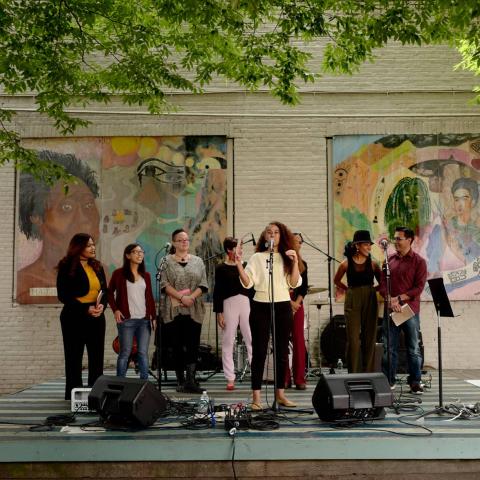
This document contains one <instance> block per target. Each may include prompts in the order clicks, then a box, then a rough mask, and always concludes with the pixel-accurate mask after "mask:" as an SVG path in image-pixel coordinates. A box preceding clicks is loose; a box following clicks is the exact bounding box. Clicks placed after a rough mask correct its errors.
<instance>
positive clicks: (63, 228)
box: [32, 180, 100, 252]
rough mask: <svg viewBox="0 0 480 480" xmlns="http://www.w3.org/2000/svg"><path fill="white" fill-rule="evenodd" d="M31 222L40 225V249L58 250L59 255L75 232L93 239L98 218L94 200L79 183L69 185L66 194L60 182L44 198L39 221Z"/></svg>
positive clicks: (34, 219)
mask: <svg viewBox="0 0 480 480" xmlns="http://www.w3.org/2000/svg"><path fill="white" fill-rule="evenodd" d="M32 222H37V223H38V224H39V225H40V232H41V236H42V238H43V242H44V245H47V248H52V247H54V246H55V247H56V246H59V247H61V249H62V250H61V252H63V251H64V250H65V249H66V245H68V242H69V239H70V238H72V237H73V235H75V234H76V233H78V232H88V233H91V234H92V236H93V237H94V238H98V236H99V222H100V216H99V213H98V210H97V207H96V205H95V197H94V195H93V194H92V192H91V191H90V189H89V188H88V187H87V186H86V185H85V183H84V182H82V181H81V180H78V183H76V184H72V185H70V186H69V190H68V193H67V194H65V192H64V190H63V185H62V184H61V182H59V183H57V184H56V185H55V186H54V187H53V188H52V189H51V190H50V193H49V195H48V198H47V202H46V205H45V213H44V217H43V221H42V220H41V219H39V218H38V217H34V218H32Z"/></svg>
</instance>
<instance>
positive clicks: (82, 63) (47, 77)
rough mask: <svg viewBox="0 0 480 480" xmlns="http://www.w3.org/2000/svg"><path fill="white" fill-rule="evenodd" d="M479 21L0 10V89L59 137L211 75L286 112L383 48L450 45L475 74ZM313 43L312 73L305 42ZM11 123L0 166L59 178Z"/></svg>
mask: <svg viewBox="0 0 480 480" xmlns="http://www.w3.org/2000/svg"><path fill="white" fill-rule="evenodd" d="M479 18H480V4H479V2H478V0H457V1H454V0H428V1H424V0H418V1H407V0H134V1H129V0H0V48H1V51H2V55H1V57H0V87H1V88H3V90H4V92H5V93H6V94H11V95H15V94H22V93H34V94H35V102H36V108H37V111H38V112H39V113H40V114H43V115H46V116H47V117H48V118H49V119H50V120H51V121H52V122H53V124H54V125H55V127H56V128H57V129H58V131H59V132H61V133H62V134H71V133H73V132H74V131H75V129H76V128H77V127H79V126H84V125H86V124H87V122H86V121H85V120H84V119H82V118H80V117H79V116H75V115H72V114H71V113H68V111H69V109H71V108H72V107H77V108H78V107H82V106H87V105H89V104H91V103H95V102H104V103H108V102H109V101H110V100H111V98H112V96H120V98H121V100H122V101H123V102H124V103H125V104H127V105H140V106H146V107H147V108H148V110H149V111H150V112H151V113H161V112H165V111H166V110H168V108H169V105H168V100H167V98H168V96H167V94H168V92H170V91H172V90H177V91H178V90H180V91H185V92H192V93H201V92H202V89H203V88H204V87H205V86H206V85H208V84H209V82H211V81H212V79H213V78H215V77H217V76H219V77H223V78H225V79H228V80H229V81H232V82H236V83H237V84H238V85H241V86H243V87H244V88H246V89H248V90H252V91H253V90H256V89H258V88H260V87H267V88H268V89H269V90H270V91H271V93H272V95H274V96H275V97H277V98H278V99H279V100H280V101H282V102H283V103H286V104H295V103H297V102H298V101H299V96H298V92H297V86H298V82H312V81H314V79H315V76H316V75H318V74H321V73H322V72H327V71H328V72H335V73H351V72H353V71H355V69H357V68H358V67H359V66H360V65H361V64H362V63H364V62H365V61H367V60H373V59H374V51H375V49H378V48H381V47H383V46H385V45H386V44H387V42H388V41H390V40H395V41H398V42H401V43H402V44H417V45H421V44H431V43H439V42H443V43H445V42H450V43H451V44H453V45H460V46H461V47H462V50H461V51H462V53H463V55H464V62H465V64H464V65H463V66H464V67H465V68H474V69H475V70H476V71H479V70H480V47H479V45H480V40H479V33H478V31H479V29H478V22H479ZM320 37H325V38H327V39H328V41H327V45H326V48H325V50H324V52H323V59H322V62H323V63H322V69H321V71H319V72H315V71H311V70H310V68H309V60H310V54H309V53H308V51H307V49H306V48H305V43H306V42H309V41H313V40H315V39H318V38H320ZM12 113H13V112H11V111H8V110H7V109H6V108H4V109H0V127H1V131H0V145H1V146H2V148H1V151H0V164H4V163H6V162H8V161H13V162H14V163H15V166H16V167H17V168H20V169H22V170H24V171H28V172H31V173H33V174H34V175H36V176H41V177H43V178H44V179H46V180H47V181H54V180H55V179H57V178H59V176H61V171H60V170H59V169H58V168H55V167H53V166H51V165H45V164H42V163H41V162H39V161H38V160H37V159H36V158H35V155H34V153H32V152H28V151H27V150H25V149H24V148H23V147H22V146H21V141H20V138H19V137H18V135H17V134H16V133H15V131H14V129H13V123H12Z"/></svg>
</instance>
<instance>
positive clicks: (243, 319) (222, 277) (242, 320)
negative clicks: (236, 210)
mask: <svg viewBox="0 0 480 480" xmlns="http://www.w3.org/2000/svg"><path fill="white" fill-rule="evenodd" d="M236 246H237V240H236V239H234V238H232V237H226V238H225V240H224V241H223V249H224V250H225V253H226V258H225V262H224V263H222V264H221V265H218V266H217V268H216V270H215V288H214V290H213V311H214V312H216V314H217V322H218V325H219V326H220V328H222V330H223V335H222V363H223V373H224V375H225V378H226V379H227V390H234V389H235V367H234V364H233V346H234V344H235V337H236V334H237V328H238V326H240V331H241V332H242V337H243V341H244V342H245V346H246V347H247V356H248V361H249V362H251V360H252V335H251V333H250V324H249V315H250V298H249V297H250V293H249V290H247V289H246V288H243V286H242V284H241V283H240V279H239V273H238V269H237V266H236V263H235V247H236Z"/></svg>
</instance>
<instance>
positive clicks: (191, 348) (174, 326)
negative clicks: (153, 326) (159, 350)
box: [163, 315, 202, 370]
mask: <svg viewBox="0 0 480 480" xmlns="http://www.w3.org/2000/svg"><path fill="white" fill-rule="evenodd" d="M163 328H164V330H163V331H164V332H165V342H166V343H167V345H169V346H170V347H171V348H172V354H173V363H174V365H175V370H185V365H190V364H192V363H197V358H198V346H199V345H200V333H201V331H202V325H201V324H200V323H197V322H195V321H194V320H192V317H190V316H189V315H177V316H176V317H175V318H174V319H173V321H172V322H169V323H165V324H164V325H163Z"/></svg>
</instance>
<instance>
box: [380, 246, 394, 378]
mask: <svg viewBox="0 0 480 480" xmlns="http://www.w3.org/2000/svg"><path fill="white" fill-rule="evenodd" d="M387 248H388V245H385V247H384V257H385V260H384V263H383V271H384V272H385V285H386V292H385V298H384V304H383V325H385V326H386V329H387V331H386V333H385V332H384V334H385V337H386V340H387V372H388V375H387V377H388V383H390V381H391V377H392V349H391V345H390V322H391V321H392V320H391V319H390V298H391V293H390V291H391V290H390V288H391V282H390V265H389V263H388V254H387ZM394 381H395V379H394Z"/></svg>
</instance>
